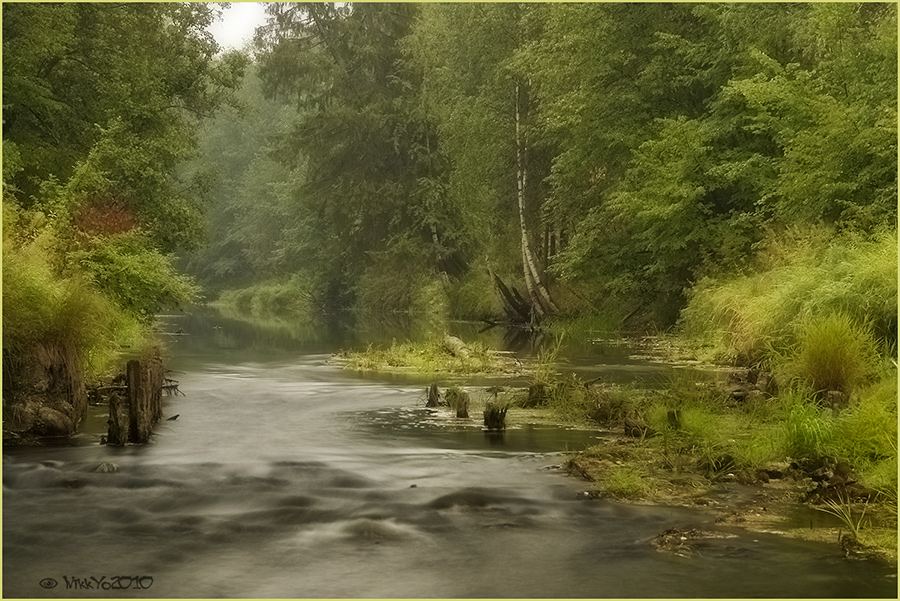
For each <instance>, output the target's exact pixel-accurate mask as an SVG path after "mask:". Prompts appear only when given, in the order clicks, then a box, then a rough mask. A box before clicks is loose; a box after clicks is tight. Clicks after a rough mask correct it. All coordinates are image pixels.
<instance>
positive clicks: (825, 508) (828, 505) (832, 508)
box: [813, 493, 869, 541]
mask: <svg viewBox="0 0 900 601" xmlns="http://www.w3.org/2000/svg"><path fill="white" fill-rule="evenodd" d="M813 509H815V510H816V511H822V512H824V513H828V514H831V515H833V516H835V517H836V518H838V519H839V520H840V522H841V524H842V525H843V527H844V528H846V529H847V530H848V531H849V532H850V534H851V536H853V539H854V540H857V541H858V540H859V538H860V536H859V532H860V530H861V529H862V527H863V523H864V520H865V517H866V511H868V509H869V500H868V499H866V501H865V503H864V504H863V508H862V511H861V512H859V513H858V514H857V512H856V511H854V507H853V503H852V502H851V499H850V496H849V495H846V496H844V495H841V494H840V493H839V494H838V498H837V500H834V499H825V500H824V501H823V504H822V505H813Z"/></svg>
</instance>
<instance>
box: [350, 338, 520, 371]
mask: <svg viewBox="0 0 900 601" xmlns="http://www.w3.org/2000/svg"><path fill="white" fill-rule="evenodd" d="M336 358H337V359H338V360H339V361H341V362H342V363H343V364H344V367H345V368H347V369H351V370H354V371H372V372H412V373H419V374H436V375H455V376H474V375H485V374H492V375H507V376H517V375H522V374H523V373H525V372H526V367H525V366H524V365H523V364H521V362H518V361H517V360H516V359H514V358H513V357H512V356H511V355H509V354H507V353H502V352H499V351H496V350H492V349H489V348H487V347H485V346H484V345H483V344H481V343H478V342H471V343H463V342H462V341H461V340H459V339H458V338H454V337H451V336H444V337H441V338H432V339H430V340H427V341H425V342H397V341H393V342H392V343H391V345H390V346H375V345H369V346H368V347H367V348H366V349H365V350H356V351H354V350H347V351H342V352H340V353H338V355H337V357H336Z"/></svg>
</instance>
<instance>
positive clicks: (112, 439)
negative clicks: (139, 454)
mask: <svg viewBox="0 0 900 601" xmlns="http://www.w3.org/2000/svg"><path fill="white" fill-rule="evenodd" d="M107 423H108V424H109V429H108V430H107V437H106V444H109V445H113V446H116V447H120V446H122V445H124V444H125V443H126V442H128V428H129V411H128V400H127V399H126V398H125V397H124V396H122V395H121V394H119V393H118V392H114V393H112V394H111V395H110V397H109V421H108V422H107Z"/></svg>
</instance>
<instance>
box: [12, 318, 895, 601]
mask: <svg viewBox="0 0 900 601" xmlns="http://www.w3.org/2000/svg"><path fill="white" fill-rule="evenodd" d="M171 321H172V323H173V324H174V325H177V327H175V328H174V329H173V330H170V331H175V330H177V329H178V328H183V329H184V332H185V333H186V334H187V335H185V336H177V337H172V340H171V342H170V350H171V353H172V361H171V363H170V367H172V368H173V369H175V370H178V371H180V372H183V373H181V374H178V376H177V377H178V379H179V380H180V383H181V389H182V390H183V391H185V393H186V394H187V396H185V397H182V396H178V397H168V398H167V399H166V400H165V407H164V412H165V414H166V415H172V414H175V413H178V414H180V416H181V417H180V418H179V419H178V420H177V421H172V422H167V421H164V422H161V423H160V424H159V426H158V428H157V434H156V436H155V438H154V441H153V443H152V444H150V445H147V446H145V447H126V448H122V449H115V448H108V447H105V446H100V445H99V444H89V445H81V446H60V447H52V448H51V447H45V448H13V449H5V450H4V470H3V484H4V492H3V495H4V498H3V501H4V504H3V511H4V522H3V530H4V532H3V534H4V537H3V546H4V549H3V551H4V556H3V557H4V562H3V563H4V566H3V570H4V573H3V578H4V582H3V584H4V593H5V595H6V596H8V597H41V596H44V597H92V598H93V597H213V598H215V597H263V598H270V597H516V598H522V597H722V596H726V597H760V596H762V597H828V598H833V597H854V596H859V597H875V596H879V597H895V593H896V586H895V580H894V579H892V578H890V576H889V575H890V572H891V569H890V568H889V567H887V566H884V565H881V564H879V563H876V562H850V561H847V560H845V559H844V558H843V556H842V555H841V553H840V550H839V549H838V548H837V547H836V546H835V545H818V544H812V543H805V542H798V541H790V540H784V539H781V538H778V537H776V536H772V535H760V534H753V535H748V534H746V533H742V532H740V531H735V533H737V534H738V536H737V537H735V538H730V539H721V540H716V541H714V542H710V544H709V545H706V546H704V547H703V548H702V550H701V553H700V554H699V555H696V556H694V557H691V558H682V557H676V556H671V555H667V554H663V553H659V552H657V551H655V550H654V549H653V547H652V545H651V544H650V541H651V539H652V538H653V537H654V536H655V535H656V534H657V533H659V532H661V531H662V530H665V529H667V528H671V527H678V528H691V527H697V528H704V529H714V528H716V526H715V525H714V524H713V523H712V516H710V515H709V514H706V513H703V512H698V511H694V510H687V509H678V508H649V507H632V506H628V505H622V504H616V503H609V502H604V501H598V500H594V499H591V498H589V497H586V496H585V495H584V494H583V492H584V485H583V483H581V482H579V481H577V480H575V479H572V478H568V477H566V476H564V475H563V474H562V473H561V471H560V470H559V469H556V466H557V465H558V464H559V462H560V461H561V456H560V454H559V453H560V452H561V451H564V450H565V449H566V448H570V449H571V448H579V447H580V446H583V445H585V444H588V443H589V442H590V441H591V439H592V436H593V434H592V433H591V432H588V431H580V430H567V429H560V428H550V427H547V426H531V427H528V426H523V427H521V428H517V429H510V430H508V431H507V432H505V433H504V434H503V435H502V436H486V434H485V432H483V431H481V429H480V427H479V426H478V424H477V422H475V421H470V422H466V421H458V420H455V418H449V417H447V416H446V415H445V414H442V413H441V412H440V411H437V412H435V411H430V410H426V409H424V408H423V407H421V402H420V400H421V396H422V388H421V386H420V385H419V384H418V383H417V382H415V381H404V380H403V379H402V378H401V379H398V378H393V379H383V378H368V377H364V376H361V375H359V374H352V373H346V372H343V371H341V370H340V369H339V368H337V367H336V366H334V365H330V364H329V363H328V362H327V358H328V355H329V353H330V352H332V351H333V350H335V349H336V348H338V347H341V346H346V345H348V344H354V343H355V340H354V339H353V334H347V333H346V332H341V331H338V332H337V336H336V338H335V339H331V338H330V337H331V336H332V335H333V334H334V332H332V333H327V332H326V333H324V334H323V333H321V332H319V333H316V332H313V331H312V330H309V331H307V332H306V333H305V334H303V335H302V336H297V337H295V336H291V335H285V334H284V333H276V332H273V331H271V330H267V329H265V328H255V327H250V326H247V325H245V324H239V323H237V322H234V321H232V320H226V319H224V318H222V317H219V316H215V315H213V316H203V315H194V316H188V317H186V318H171ZM303 331H304V330H302V329H298V333H302V332H303ZM626 365H627V364H626ZM92 437H94V438H92ZM96 437H99V432H96V433H93V434H92V433H88V432H86V433H85V434H84V435H83V436H82V440H84V441H87V442H93V443H96ZM101 463H108V464H114V465H115V470H114V471H108V470H107V471H96V470H97V467H98V466H99V465H100V464H101ZM126 575H127V576H130V577H138V576H139V577H144V579H143V580H131V581H125V580H117V581H116V583H117V584H118V585H122V583H123V582H126V583H132V582H134V583H142V584H143V585H148V584H149V585H150V586H145V587H144V588H140V587H137V586H136V585H132V586H131V587H130V588H128V589H124V590H115V591H113V590H99V589H96V588H86V587H87V586H88V585H91V583H92V582H111V580H110V578H112V577H115V576H126ZM104 577H106V578H107V579H106V580H103V578H104ZM91 578H94V579H95V580H94V581H92V580H91ZM147 578H149V580H148V579H147ZM53 582H55V583H56V585H55V586H50V585H52V584H53ZM82 585H83V586H82Z"/></svg>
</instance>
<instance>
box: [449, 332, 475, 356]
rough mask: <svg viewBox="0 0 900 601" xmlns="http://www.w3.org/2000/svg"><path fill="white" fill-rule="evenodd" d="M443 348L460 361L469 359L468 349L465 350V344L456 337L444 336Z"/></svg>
mask: <svg viewBox="0 0 900 601" xmlns="http://www.w3.org/2000/svg"><path fill="white" fill-rule="evenodd" d="M443 342H444V348H445V349H446V350H447V351H449V352H450V354H451V355H453V356H454V357H458V358H460V359H468V358H469V349H468V348H466V343H465V342H463V341H462V340H460V339H459V338H457V337H456V336H449V335H447V336H444V341H443Z"/></svg>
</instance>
